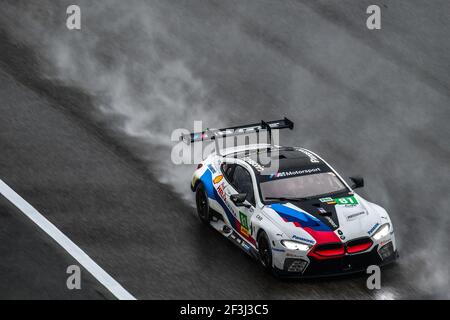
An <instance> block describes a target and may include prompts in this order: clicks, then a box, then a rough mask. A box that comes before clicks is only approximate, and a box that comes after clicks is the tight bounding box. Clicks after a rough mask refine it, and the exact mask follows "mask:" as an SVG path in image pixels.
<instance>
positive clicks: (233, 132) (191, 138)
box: [180, 117, 294, 153]
mask: <svg viewBox="0 0 450 320" xmlns="http://www.w3.org/2000/svg"><path fill="white" fill-rule="evenodd" d="M293 128H294V123H293V122H292V121H291V120H289V119H288V118H286V117H285V118H284V119H281V120H273V121H263V120H262V121H261V122H259V123H253V124H247V125H243V126H235V127H229V128H222V129H206V130H205V131H202V132H194V133H188V134H183V135H181V137H180V140H181V141H184V142H185V143H187V144H189V143H193V142H200V141H209V140H215V142H216V152H217V153H219V148H218V147H219V145H218V138H226V137H233V136H239V135H243V134H250V133H258V132H259V131H261V130H267V132H268V136H269V142H270V143H272V130H280V129H291V130H292V129H293Z"/></svg>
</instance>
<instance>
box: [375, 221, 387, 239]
mask: <svg viewBox="0 0 450 320" xmlns="http://www.w3.org/2000/svg"><path fill="white" fill-rule="evenodd" d="M389 229H390V226H389V223H386V224H383V225H382V226H381V227H379V228H378V231H377V232H375V233H374V234H373V236H372V237H373V238H374V239H375V240H380V239H381V238H384V237H385V236H387V235H388V234H389Z"/></svg>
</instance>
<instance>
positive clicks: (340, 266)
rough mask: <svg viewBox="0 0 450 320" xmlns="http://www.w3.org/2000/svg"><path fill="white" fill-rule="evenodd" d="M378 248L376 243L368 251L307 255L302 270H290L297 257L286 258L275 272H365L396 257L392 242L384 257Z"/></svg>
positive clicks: (301, 275)
mask: <svg viewBox="0 0 450 320" xmlns="http://www.w3.org/2000/svg"><path fill="white" fill-rule="evenodd" d="M387 245H389V244H387ZM383 247H384V246H383ZM378 248H379V246H378V245H376V246H374V247H373V248H372V250H370V251H368V252H364V253H359V254H352V255H345V256H342V257H338V258H330V259H317V258H315V257H310V256H309V257H308V258H309V262H308V264H307V266H306V268H305V269H304V270H303V272H299V271H292V270H295V269H296V268H293V267H292V264H293V263H296V264H297V265H298V261H297V262H296V260H299V259H296V258H287V259H285V261H284V265H283V269H279V268H275V272H276V273H277V274H278V275H280V276H284V277H293V278H308V277H314V278H315V277H326V276H338V275H346V274H352V273H359V272H365V271H366V270H367V267H368V266H370V265H378V266H384V265H387V264H390V263H392V262H394V261H395V260H396V259H397V258H398V252H397V251H396V250H394V247H393V246H392V243H391V249H390V250H386V248H385V250H384V254H383V256H384V258H381V255H380V252H379V250H378ZM388 253H389V254H388Z"/></svg>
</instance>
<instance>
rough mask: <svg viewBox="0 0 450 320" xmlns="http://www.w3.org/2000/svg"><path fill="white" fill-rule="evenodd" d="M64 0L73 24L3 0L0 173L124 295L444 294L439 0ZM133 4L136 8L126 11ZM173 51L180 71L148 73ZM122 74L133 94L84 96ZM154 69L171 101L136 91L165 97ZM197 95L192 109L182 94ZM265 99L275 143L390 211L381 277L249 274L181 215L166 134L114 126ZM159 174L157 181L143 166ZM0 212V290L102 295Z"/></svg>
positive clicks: (446, 152)
mask: <svg viewBox="0 0 450 320" xmlns="http://www.w3.org/2000/svg"><path fill="white" fill-rule="evenodd" d="M105 2H106V1H105ZM80 3H81V6H82V8H86V10H84V9H83V14H84V17H85V18H84V19H85V20H83V21H84V23H85V29H84V31H82V32H81V33H78V34H77V35H76V36H75V37H73V38H70V37H72V34H70V33H69V32H68V31H67V30H66V29H65V26H64V19H63V18H64V12H65V8H66V5H68V4H69V2H67V3H65V1H60V2H58V4H56V1H42V2H39V4H37V3H36V4H30V3H29V2H28V3H27V2H26V1H6V2H5V5H4V6H3V7H2V11H1V12H0V99H1V100H0V101H1V103H0V112H1V117H0V147H1V150H0V178H1V179H2V180H4V181H5V182H6V183H7V184H9V185H10V186H11V187H12V188H13V189H14V190H15V191H16V192H18V193H19V194H20V195H21V196H22V197H24V198H25V199H26V200H27V201H29V202H30V203H31V204H32V205H33V206H35V207H36V208H37V209H38V210H39V211H40V212H41V213H42V214H44V215H45V216H46V217H47V218H48V219H49V220H50V221H51V222H52V223H54V224H55V225H56V226H57V227H58V228H59V229H61V231H63V232H64V233H65V234H66V235H67V236H68V237H69V238H71V239H72V240H73V241H74V242H75V243H76V244H77V245H79V246H80V247H81V248H82V249H83V250H85V251H86V253H87V254H88V255H89V256H90V257H91V258H93V259H94V260H95V261H96V262H97V263H98V264H99V265H100V266H101V267H102V268H104V269H105V270H106V271H107V272H108V273H109V274H110V275H111V276H113V277H114V278H115V279H116V280H117V281H118V282H119V283H121V284H122V285H123V286H124V287H125V288H126V289H127V290H128V291H130V292H131V293H132V294H133V295H135V296H136V297H137V298H140V299H142V298H143V299H157V298H162V299H173V298H187V299H207V298H214V299H229V298H234V299H245V298H248V299H253V298H267V299H310V298H318V299H321V298H345V299H367V298H368V299H371V298H375V299H382V298H442V297H449V274H448V270H449V259H448V256H449V248H450V243H449V242H450V241H449V236H448V230H449V229H450V226H449V212H448V205H449V203H448V195H449V192H450V190H449V183H448V177H449V174H450V172H449V161H448V160H449V159H450V148H449V141H450V134H449V126H448V121H449V119H450V112H449V106H450V103H449V102H450V99H449V91H448V88H449V87H450V79H449V73H448V71H449V70H450V63H449V58H448V52H449V50H450V45H449V41H448V34H449V32H450V30H449V23H448V13H449V10H450V6H449V3H448V1H426V2H424V1H382V3H381V6H382V8H384V9H383V29H382V31H376V32H370V31H368V30H367V29H365V27H364V23H365V21H364V17H365V13H364V12H365V8H366V7H367V5H368V4H371V3H370V1H348V0H345V1H339V2H336V1H277V2H276V3H275V2H274V1H245V2H244V1H227V2H223V1H195V0H192V1H181V2H180V1H150V2H147V3H146V4H143V3H141V2H140V1H132V2H130V3H129V4H127V6H124V5H120V4H119V3H121V2H114V4H115V6H114V5H103V4H101V1H99V2H96V4H95V5H93V4H92V2H88V1H81V2H80ZM110 3H112V2H110ZM123 3H124V2H123ZM124 7H125V8H124ZM146 10H148V11H149V13H150V15H149V16H148V17H147V18H148V21H147V20H146V19H144V20H142V21H141V20H139V19H142V16H140V13H141V12H143V13H146V12H147V11H146ZM136 11H137V12H138V13H136ZM31 13H32V14H31ZM125 13H126V14H125ZM128 13H129V14H130V15H131V18H130V17H128V18H130V20H131V21H133V22H134V23H135V24H129V21H128V20H127V14H128ZM61 14H62V17H63V18H61ZM133 14H134V15H136V16H134V15H133ZM155 16H156V17H157V19H156V20H157V21H158V23H157V24H156V26H155V25H153V24H152V23H153V20H152V19H153V18H154V17H155ZM111 21H114V23H115V26H116V27H115V28H110V29H108V27H106V26H107V25H108V23H112V22H111ZM149 21H150V22H151V23H150V22H149ZM146 28H148V29H151V30H152V31H154V29H155V30H156V31H155V32H156V33H157V36H155V38H152V37H151V36H150V35H149V33H147V32H144V31H143V30H146ZM68 34H70V35H69V36H68ZM67 37H69V39H68V38H67ZM83 37H86V38H83ZM149 38H152V40H151V41H150V42H148V41H149ZM86 43H87V44H86ZM92 43H95V45H93V46H91V45H92ZM61 48H62V49H61ZM64 49H68V50H74V52H76V54H74V55H73V56H70V55H67V51H64ZM62 53H66V55H64V54H62ZM68 56H69V58H68ZM172 61H182V63H183V65H184V66H185V67H184V68H187V69H188V70H190V71H191V73H192V74H191V76H192V78H190V77H189V76H185V75H184V73H181V75H178V73H175V76H174V75H171V77H172V78H173V77H175V78H177V77H178V76H179V78H180V79H181V80H180V79H175V80H176V81H175V80H174V79H172V78H171V77H169V79H168V80H167V79H165V78H164V79H160V77H156V78H154V77H152V76H148V75H149V74H150V75H152V74H154V73H156V74H158V70H159V68H161V66H164V65H168V64H170V63H171V62H172ZM64 62H66V63H69V65H70V67H69V68H65V66H64ZM98 66H101V67H98ZM66 67H67V66H66ZM117 69H120V70H121V72H120V73H117V74H116V73H114V71H115V70H117ZM155 70H156V71H155ZM183 70H184V69H183ZM108 77H109V78H108ZM122 77H123V79H124V80H125V81H126V82H127V83H129V86H130V88H128V89H127V90H125V92H124V93H123V95H126V96H127V99H125V100H124V101H126V102H127V103H129V104H134V105H137V106H139V105H140V103H142V104H147V103H148V104H149V105H150V107H149V108H148V109H139V108H138V107H137V109H136V108H135V109H130V110H121V111H120V112H115V113H114V112H113V113H114V114H113V115H105V114H104V113H102V112H100V111H99V108H98V105H99V104H101V105H103V106H104V105H109V104H111V105H112V104H114V102H116V100H117V99H116V98H114V89H117V88H118V87H114V86H113V85H111V86H110V83H111V84H112V83H116V80H117V78H120V79H122ZM105 78H107V79H109V80H108V81H106V82H105V83H106V84H105V83H102V79H103V81H104V79H105ZM186 78H187V80H186ZM198 79H201V81H202V83H204V84H203V85H202V88H201V89H202V90H205V91H206V92H207V94H205V95H206V97H203V96H202V98H201V99H200V98H198V97H197V96H196V94H195V92H194V93H192V92H191V91H190V90H193V89H192V87H190V85H191V83H197V82H198ZM165 81H166V82H167V81H168V82H169V83H170V84H172V85H173V86H174V87H177V88H178V86H179V87H181V88H184V87H183V85H184V86H186V87H187V88H188V89H186V91H187V92H188V93H187V94H186V92H184V91H182V92H183V93H184V94H185V96H183V95H182V98H180V100H181V101H182V102H181V104H183V107H185V108H186V109H176V110H173V109H170V108H167V109H168V111H165V110H163V109H164V108H162V107H160V109H158V107H157V106H155V107H152V106H151V104H152V103H155V105H158V104H161V103H162V102H161V100H163V101H164V99H162V98H161V95H159V96H158V97H159V100H156V99H154V98H153V97H149V96H148V95H147V90H149V88H151V87H152V85H154V84H155V82H157V85H161V83H166V82H165ZM170 81H172V82H170ZM177 81H178V82H177ZM97 82H98V83H100V84H99V85H97ZM180 82H181V84H180ZM185 82H186V83H185ZM194 88H196V86H194ZM180 90H181V89H180ZM193 91H195V90H193ZM158 93H159V94H162V97H163V98H164V94H165V93H166V94H168V95H172V96H173V95H176V94H178V93H179V92H172V91H169V92H168V93H167V92H165V91H164V90H162V93H160V92H158ZM152 94H154V92H152ZM186 96H187V98H186ZM99 97H100V98H99ZM177 97H178V96H177ZM171 98H172V97H171ZM119 100H120V99H119ZM141 100H142V101H141ZM177 101H178V100H177ZM199 101H201V102H202V103H204V104H205V105H206V106H207V108H206V109H201V108H200V109H198V108H196V107H194V106H192V107H191V108H190V103H191V104H192V105H194V104H196V103H198V102H199ZM100 102H101V103H100ZM122 102H123V101H119V103H118V104H119V105H120V103H122ZM205 110H206V111H205ZM110 111H111V110H110ZM113 111H114V109H113ZM116 111H117V110H116ZM176 112H178V113H176ZM127 113H128V114H127ZM280 113H281V114H283V115H284V114H286V115H289V117H292V118H293V119H294V120H295V122H296V123H297V124H299V126H298V127H297V131H296V134H295V135H292V134H291V136H290V137H287V140H286V141H285V142H286V143H287V144H291V143H292V144H302V145H304V146H306V147H309V148H311V149H313V150H317V151H318V152H319V153H320V154H322V155H323V156H325V158H327V159H329V160H331V162H332V164H334V165H335V166H336V167H337V168H338V169H339V170H340V171H341V172H343V173H344V174H346V175H349V174H353V173H355V172H356V173H363V174H364V176H365V177H366V178H367V188H365V191H363V195H368V198H369V200H373V201H374V202H377V203H380V204H381V205H383V206H384V207H386V208H387V209H388V211H389V212H390V213H391V216H392V218H393V220H394V223H395V226H396V232H397V236H398V240H399V244H400V248H401V259H400V261H399V263H398V264H396V265H394V266H392V267H391V268H387V269H386V270H385V271H384V272H383V277H382V286H383V287H382V290H380V291H369V290H367V289H366V286H365V281H366V278H365V277H364V275H357V276H352V277H345V278H338V279H332V280H308V281H280V280H277V279H274V278H272V277H271V276H269V275H267V274H265V273H264V272H263V271H262V270H261V268H259V266H258V265H257V264H256V263H255V262H254V261H252V260H251V259H250V258H248V257H247V256H246V255H245V254H244V253H242V252H240V251H238V250H237V249H236V248H235V247H234V246H233V245H232V244H230V243H228V242H227V241H226V240H225V239H223V238H221V237H220V235H218V234H216V233H215V232H213V231H211V230H208V229H205V228H204V227H203V226H202V225H201V224H200V223H199V222H198V221H197V219H196V218H195V216H194V215H193V209H192V206H191V204H190V203H189V202H188V201H185V200H183V199H182V198H181V197H180V196H179V193H178V192H179V191H180V190H179V188H178V187H177V186H173V185H170V183H171V182H173V181H177V182H178V183H179V184H181V185H183V186H187V185H188V183H189V178H188V177H189V174H188V173H184V172H182V173H180V170H179V169H177V170H175V169H174V168H172V167H171V166H170V164H167V162H168V160H167V159H169V157H170V150H168V149H167V148H165V147H161V146H160V145H157V144H155V143H153V142H154V141H150V143H148V142H146V141H142V137H139V136H138V138H136V137H133V136H132V135H129V134H127V131H126V130H121V129H120V128H122V127H123V126H122V125H123V124H124V123H125V124H127V123H128V124H130V123H131V124H133V121H131V120H132V119H133V117H134V114H139V117H143V118H145V117H146V114H155V115H156V116H157V118H158V120H157V121H154V120H148V126H150V127H152V128H156V129H157V130H161V131H162V132H163V134H167V137H168V136H169V134H170V131H171V130H172V129H173V128H177V127H188V128H190V126H191V125H192V124H191V123H188V122H189V121H190V120H192V119H204V120H205V121H208V123H211V126H213V125H217V126H223V125H228V124H230V125H231V124H233V123H241V122H242V121H244V122H245V120H243V119H244V118H245V119H247V118H248V119H252V120H254V118H255V117H256V118H257V120H259V118H260V117H264V118H274V117H276V116H278V115H279V114H280ZM191 114H192V115H191ZM215 114H219V115H221V117H222V118H220V119H218V117H217V116H214V115H215ZM150 118H151V117H150ZM130 119H131V120H130ZM162 120H164V121H165V122H164V123H168V124H169V126H170V128H168V129H167V130H164V129H163V128H162V125H161V123H162V122H163V121H162ZM152 121H153V122H152ZM152 132H154V131H152ZM149 149H151V151H150V152H149V151H148V150H149ZM172 170H173V171H172ZM181 171H185V172H189V171H191V168H190V167H185V168H183V169H182V170H181ZM171 173H173V176H174V179H172V180H171V179H169V185H168V184H163V183H161V182H160V181H161V177H160V176H161V175H170V174H171ZM183 188H184V187H183ZM183 190H184V189H183ZM0 210H1V212H0V218H1V219H2V227H1V228H0V231H1V232H0V252H2V257H3V256H7V257H8V259H5V260H2V262H1V263H0V268H2V269H4V270H9V272H0V283H1V285H2V286H3V285H4V284H5V283H8V284H10V285H7V288H4V287H2V286H0V289H1V290H2V292H1V293H0V297H2V298H69V299H71V298H111V295H110V294H108V293H107V292H106V291H105V289H103V288H101V286H100V285H99V284H98V283H96V282H95V280H93V279H91V278H90V277H89V276H86V279H85V281H86V283H85V282H83V283H85V284H86V285H85V286H84V287H83V289H82V290H81V292H77V293H73V292H66V291H65V290H64V284H65V276H66V275H65V273H64V272H65V267H66V266H67V265H68V264H71V263H73V261H72V259H71V258H70V257H69V256H68V255H67V254H66V253H65V252H63V251H62V250H61V249H59V248H58V247H57V246H56V245H55V244H54V243H52V242H51V241H50V240H49V239H47V238H46V236H45V234H43V233H42V232H40V231H39V230H37V229H36V228H35V227H34V226H33V225H32V224H31V223H30V222H29V221H27V219H26V218H21V217H20V214H19V213H18V212H17V210H15V209H14V208H13V207H11V206H10V205H8V204H7V203H4V202H1V203H0ZM14 235H17V236H14ZM33 239H34V240H33ZM15 249H16V250H18V251H20V254H15V253H14V250H15ZM44 255H45V256H44ZM46 255H48V257H47V256H46ZM2 269H0V271H1V270H2ZM12 273H13V274H14V275H12ZM33 274H34V275H36V277H37V279H38V280H36V278H35V279H33V277H32V275H33Z"/></svg>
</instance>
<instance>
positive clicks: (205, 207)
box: [195, 184, 211, 225]
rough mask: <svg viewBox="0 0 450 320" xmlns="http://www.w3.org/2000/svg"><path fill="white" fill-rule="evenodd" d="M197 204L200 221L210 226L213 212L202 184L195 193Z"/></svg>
mask: <svg viewBox="0 0 450 320" xmlns="http://www.w3.org/2000/svg"><path fill="white" fill-rule="evenodd" d="M195 203H196V205H197V214H198V217H199V218H200V220H201V221H202V222H203V223H205V224H208V225H209V222H210V220H211V210H210V209H209V203H208V196H207V194H206V191H205V187H204V186H203V184H200V185H199V186H198V188H197V191H196V193H195Z"/></svg>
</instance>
